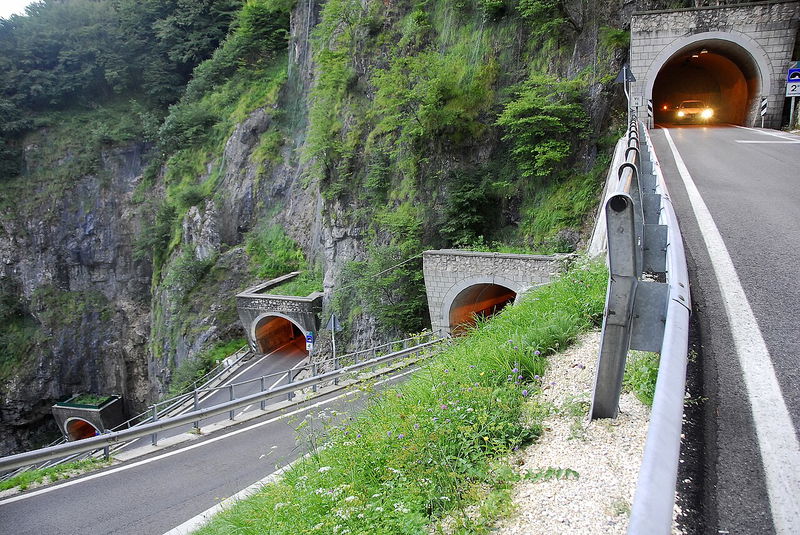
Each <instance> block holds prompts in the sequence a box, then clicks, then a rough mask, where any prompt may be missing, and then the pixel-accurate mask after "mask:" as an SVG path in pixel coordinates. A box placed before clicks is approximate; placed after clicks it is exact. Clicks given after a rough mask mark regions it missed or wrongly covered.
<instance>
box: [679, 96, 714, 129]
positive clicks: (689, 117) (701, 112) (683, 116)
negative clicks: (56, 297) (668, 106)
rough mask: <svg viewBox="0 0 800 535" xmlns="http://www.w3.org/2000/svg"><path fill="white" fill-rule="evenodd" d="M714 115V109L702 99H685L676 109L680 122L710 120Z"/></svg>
mask: <svg viewBox="0 0 800 535" xmlns="http://www.w3.org/2000/svg"><path fill="white" fill-rule="evenodd" d="M712 117H714V110H713V109H712V108H710V107H709V106H706V104H705V102H703V101H702V100H684V101H683V102H681V103H680V105H679V106H678V108H677V109H676V110H675V120H676V121H678V122H686V123H688V122H703V123H705V122H708V121H710V120H711V118H712Z"/></svg>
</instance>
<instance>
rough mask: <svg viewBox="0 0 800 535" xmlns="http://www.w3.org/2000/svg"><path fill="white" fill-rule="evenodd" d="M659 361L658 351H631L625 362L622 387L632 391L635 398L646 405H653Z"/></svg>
mask: <svg viewBox="0 0 800 535" xmlns="http://www.w3.org/2000/svg"><path fill="white" fill-rule="evenodd" d="M659 362H660V357H659V355H658V353H651V352H649V351H631V352H629V353H628V360H627V362H626V363H625V375H624V377H623V379H622V386H623V388H625V389H626V390H628V391H629V392H633V394H634V395H635V396H636V399H638V400H639V401H641V402H642V403H643V404H645V405H646V406H648V407H652V406H653V396H654V395H655V393H656V380H657V379H658V365H659Z"/></svg>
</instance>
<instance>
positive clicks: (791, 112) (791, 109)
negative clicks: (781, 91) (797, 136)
mask: <svg viewBox="0 0 800 535" xmlns="http://www.w3.org/2000/svg"><path fill="white" fill-rule="evenodd" d="M796 98H797V97H792V103H791V104H790V105H789V130H791V129H792V128H793V127H794V102H795V99H796Z"/></svg>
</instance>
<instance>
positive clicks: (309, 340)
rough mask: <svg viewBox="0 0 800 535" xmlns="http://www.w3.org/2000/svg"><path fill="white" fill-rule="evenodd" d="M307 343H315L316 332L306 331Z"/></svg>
mask: <svg viewBox="0 0 800 535" xmlns="http://www.w3.org/2000/svg"><path fill="white" fill-rule="evenodd" d="M306 343H307V344H313V343H314V333H312V332H311V331H308V332H307V333H306Z"/></svg>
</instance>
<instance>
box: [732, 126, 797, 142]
mask: <svg viewBox="0 0 800 535" xmlns="http://www.w3.org/2000/svg"><path fill="white" fill-rule="evenodd" d="M733 126H734V127H736V128H741V129H742V130H747V131H749V132H755V133H756V134H762V135H765V136H772V137H778V138H781V139H787V140H790V141H796V140H797V136H795V135H792V134H789V133H787V132H778V131H774V130H766V129H764V130H762V129H761V128H750V127H749V126H739V125H738V124H735V125H733Z"/></svg>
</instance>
